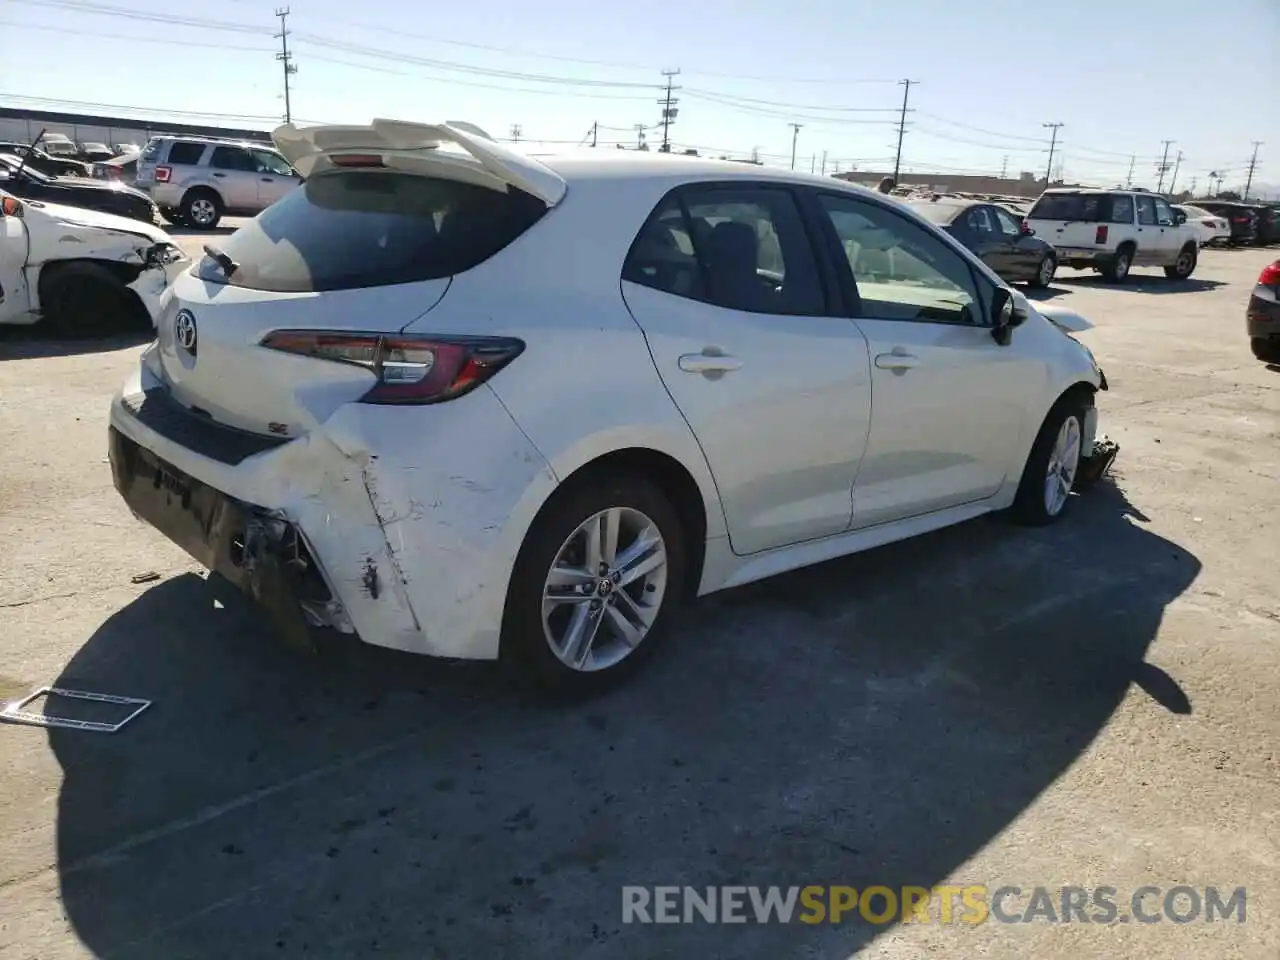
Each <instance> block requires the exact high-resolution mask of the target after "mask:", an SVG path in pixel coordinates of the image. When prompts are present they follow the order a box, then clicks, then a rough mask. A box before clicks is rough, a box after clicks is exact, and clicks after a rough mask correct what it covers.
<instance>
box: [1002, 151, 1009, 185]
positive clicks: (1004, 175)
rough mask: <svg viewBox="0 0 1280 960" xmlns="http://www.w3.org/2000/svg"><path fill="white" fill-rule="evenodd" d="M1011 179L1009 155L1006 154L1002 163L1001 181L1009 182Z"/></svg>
mask: <svg viewBox="0 0 1280 960" xmlns="http://www.w3.org/2000/svg"><path fill="white" fill-rule="evenodd" d="M1008 178H1009V155H1008V154H1005V156H1004V159H1003V160H1001V161H1000V179H1001V180H1007V179H1008Z"/></svg>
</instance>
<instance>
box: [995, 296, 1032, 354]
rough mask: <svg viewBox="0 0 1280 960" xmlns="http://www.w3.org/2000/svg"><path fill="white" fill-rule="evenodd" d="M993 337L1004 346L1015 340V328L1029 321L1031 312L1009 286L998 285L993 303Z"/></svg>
mask: <svg viewBox="0 0 1280 960" xmlns="http://www.w3.org/2000/svg"><path fill="white" fill-rule="evenodd" d="M991 314H992V316H991V339H993V340H994V341H995V342H996V343H998V344H1000V346H1002V347H1007V346H1008V345H1009V344H1010V342H1011V341H1012V340H1013V330H1014V328H1015V327H1020V326H1022V325H1023V324H1024V323H1026V321H1027V317H1028V316H1029V314H1028V313H1027V308H1026V305H1025V304H1024V303H1020V302H1019V301H1017V300H1015V299H1014V295H1013V291H1012V290H1010V289H1009V288H1008V287H998V288H997V289H996V294H995V297H994V298H993V299H992V304H991Z"/></svg>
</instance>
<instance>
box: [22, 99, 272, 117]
mask: <svg viewBox="0 0 1280 960" xmlns="http://www.w3.org/2000/svg"><path fill="white" fill-rule="evenodd" d="M0 97H4V98H7V99H9V100H18V101H22V102H26V103H35V104H44V105H50V106H54V107H73V108H77V109H84V108H85V107H90V108H92V109H95V110H122V111H125V112H128V113H158V114H162V115H163V116H164V117H175V116H176V117H199V118H203V119H216V120H241V121H243V120H269V121H278V119H279V118H278V117H274V116H265V115H258V114H249V113H209V112H205V111H199V110H167V109H165V108H163V107H138V106H130V105H126V104H119V103H97V102H95V101H91V100H59V99H55V98H53V97H29V96H22V95H19V94H14V93H4V92H0Z"/></svg>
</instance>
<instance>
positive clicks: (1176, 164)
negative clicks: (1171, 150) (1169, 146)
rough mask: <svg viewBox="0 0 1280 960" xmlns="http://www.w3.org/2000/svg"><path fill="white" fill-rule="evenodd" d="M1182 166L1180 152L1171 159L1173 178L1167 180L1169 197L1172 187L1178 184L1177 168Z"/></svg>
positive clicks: (1171, 193)
mask: <svg viewBox="0 0 1280 960" xmlns="http://www.w3.org/2000/svg"><path fill="white" fill-rule="evenodd" d="M1180 166H1182V151H1181V150H1179V151H1178V155H1177V156H1176V157H1174V159H1173V176H1171V177H1170V178H1169V196H1173V185H1174V184H1175V183H1177V182H1178V168H1179V167H1180Z"/></svg>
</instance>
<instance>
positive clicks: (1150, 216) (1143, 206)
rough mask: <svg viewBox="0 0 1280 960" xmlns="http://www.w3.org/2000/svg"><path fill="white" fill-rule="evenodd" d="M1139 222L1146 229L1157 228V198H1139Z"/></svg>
mask: <svg viewBox="0 0 1280 960" xmlns="http://www.w3.org/2000/svg"><path fill="white" fill-rule="evenodd" d="M1138 222H1139V223H1140V224H1142V225H1143V226H1144V227H1147V226H1155V222H1156V201H1155V197H1139V198H1138Z"/></svg>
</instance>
